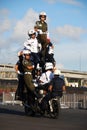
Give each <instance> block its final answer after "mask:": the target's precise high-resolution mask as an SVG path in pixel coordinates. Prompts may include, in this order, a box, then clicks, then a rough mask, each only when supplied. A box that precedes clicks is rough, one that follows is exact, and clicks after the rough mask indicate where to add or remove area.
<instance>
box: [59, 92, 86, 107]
mask: <svg viewBox="0 0 87 130" xmlns="http://www.w3.org/2000/svg"><path fill="white" fill-rule="evenodd" d="M60 102H61V104H64V105H65V106H67V107H68V108H74V109H75V108H80V109H87V94H86V93H84V94H76V93H74V94H63V97H62V98H61V99H60Z"/></svg>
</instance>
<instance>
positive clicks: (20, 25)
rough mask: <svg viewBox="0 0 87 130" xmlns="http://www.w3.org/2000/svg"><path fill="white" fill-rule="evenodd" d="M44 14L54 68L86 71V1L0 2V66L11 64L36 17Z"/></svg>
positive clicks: (27, 0)
mask: <svg viewBox="0 0 87 130" xmlns="http://www.w3.org/2000/svg"><path fill="white" fill-rule="evenodd" d="M41 11H45V12H46V14H47V23H48V30H49V33H50V39H51V42H52V43H53V44H54V56H55V60H56V63H57V66H58V67H59V68H62V69H67V70H79V71H87V1H86V0H32V1H30V0H0V64H2V63H3V64H9V63H11V64H15V63H16V61H17V60H18V57H17V52H18V51H19V50H21V49H23V43H24V41H26V40H27V39H28V35H27V31H28V30H29V29H32V28H33V26H34V24H35V21H36V20H39V17H38V16H39V13H40V12H41Z"/></svg>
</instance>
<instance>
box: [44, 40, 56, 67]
mask: <svg viewBox="0 0 87 130" xmlns="http://www.w3.org/2000/svg"><path fill="white" fill-rule="evenodd" d="M45 61H46V62H51V63H53V65H54V67H55V59H54V46H53V44H52V42H51V41H50V39H47V46H46V53H45Z"/></svg>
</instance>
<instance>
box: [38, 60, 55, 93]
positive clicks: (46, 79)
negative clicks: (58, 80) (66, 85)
mask: <svg viewBox="0 0 87 130" xmlns="http://www.w3.org/2000/svg"><path fill="white" fill-rule="evenodd" d="M53 77H54V74H53V64H52V63H51V62H47V63H46V64H45V72H44V73H42V75H41V76H40V78H39V88H40V89H43V93H46V91H47V90H48V86H49V84H50V82H51V80H52V79H53ZM44 90H45V91H44Z"/></svg>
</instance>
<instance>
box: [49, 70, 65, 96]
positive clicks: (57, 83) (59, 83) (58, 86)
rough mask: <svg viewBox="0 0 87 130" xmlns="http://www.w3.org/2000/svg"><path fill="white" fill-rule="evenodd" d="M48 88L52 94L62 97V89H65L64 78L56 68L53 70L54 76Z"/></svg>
mask: <svg viewBox="0 0 87 130" xmlns="http://www.w3.org/2000/svg"><path fill="white" fill-rule="evenodd" d="M49 90H50V91H52V96H59V97H62V95H63V91H65V80H64V78H63V77H62V76H61V72H60V70H58V69H55V70H54V78H53V80H52V81H51V84H50V87H49Z"/></svg>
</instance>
